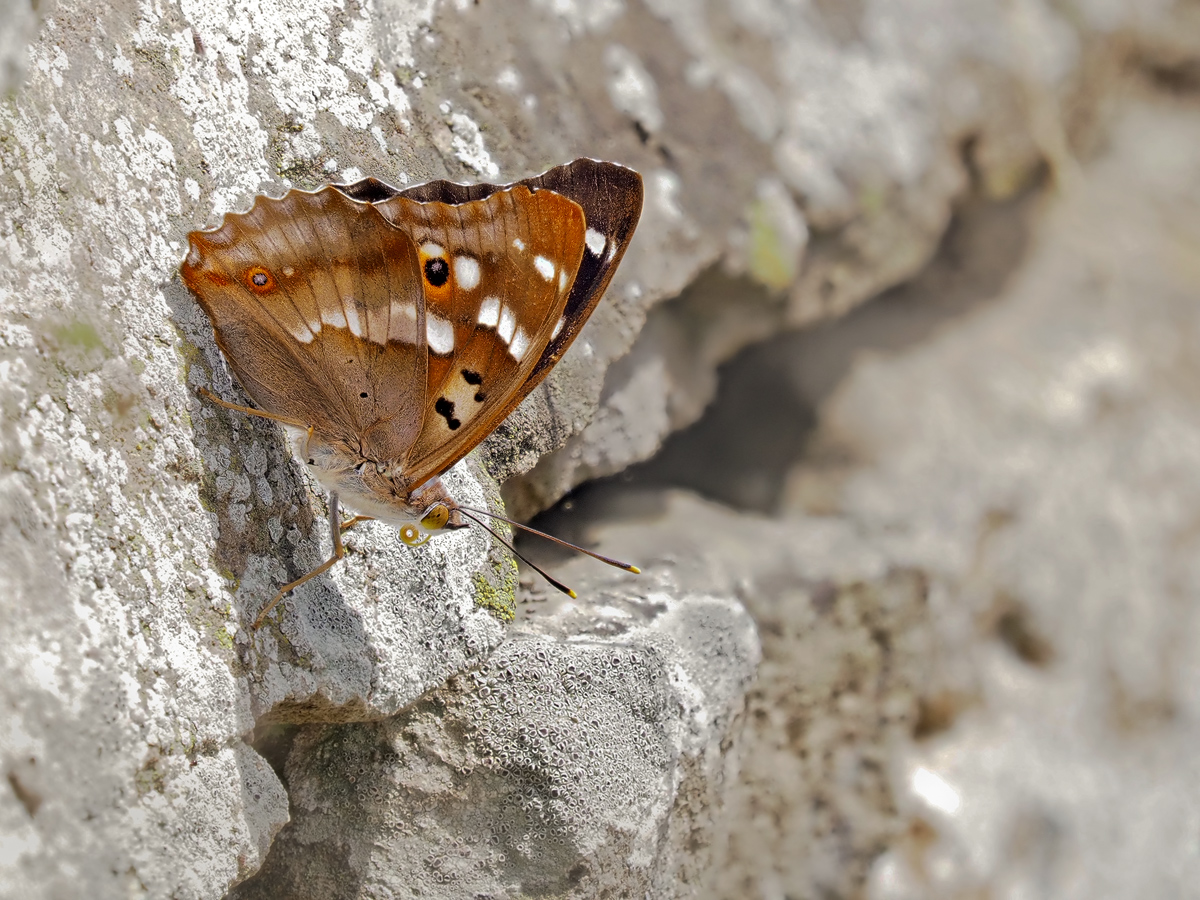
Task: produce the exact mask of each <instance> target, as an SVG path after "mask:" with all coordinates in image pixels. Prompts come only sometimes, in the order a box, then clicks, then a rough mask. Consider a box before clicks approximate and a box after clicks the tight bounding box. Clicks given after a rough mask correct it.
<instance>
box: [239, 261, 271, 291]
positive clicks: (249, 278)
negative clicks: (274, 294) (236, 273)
mask: <svg viewBox="0 0 1200 900" xmlns="http://www.w3.org/2000/svg"><path fill="white" fill-rule="evenodd" d="M246 287H248V288H250V290H252V291H254V292H255V293H256V294H265V293H266V292H267V291H270V290H272V289H273V288H274V287H275V279H274V278H272V277H271V273H270V272H268V271H267V270H266V269H264V268H263V267H262V266H255V267H254V268H252V269H250V270H249V271H247V272H246Z"/></svg>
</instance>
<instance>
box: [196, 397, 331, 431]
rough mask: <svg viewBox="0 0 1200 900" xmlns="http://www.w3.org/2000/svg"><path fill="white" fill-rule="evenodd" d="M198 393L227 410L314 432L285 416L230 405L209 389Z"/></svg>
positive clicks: (310, 428)
mask: <svg viewBox="0 0 1200 900" xmlns="http://www.w3.org/2000/svg"><path fill="white" fill-rule="evenodd" d="M196 392H197V393H198V394H200V395H201V396H203V397H206V398H208V399H209V400H211V401H212V402H213V403H215V404H217V406H223V407H225V408H226V409H232V410H234V411H235V412H240V413H245V414H246V415H248V416H258V417H259V418H260V419H271V420H272V421H274V422H282V423H283V424H284V425H293V426H295V427H296V428H304V429H306V430H308V431H312V427H311V426H309V425H306V424H304V423H303V422H297V421H296V420H295V419H285V418H284V417H283V416H277V415H275V414H273V413H269V412H263V411H262V410H261V409H254V407H252V406H242V405H240V404H238V403H230V402H229V401H228V400H222V399H221V398H220V397H218V396H217V395H216V394H214V393H213V392H212V391H210V390H209V389H208V388H202V387H200V388H196Z"/></svg>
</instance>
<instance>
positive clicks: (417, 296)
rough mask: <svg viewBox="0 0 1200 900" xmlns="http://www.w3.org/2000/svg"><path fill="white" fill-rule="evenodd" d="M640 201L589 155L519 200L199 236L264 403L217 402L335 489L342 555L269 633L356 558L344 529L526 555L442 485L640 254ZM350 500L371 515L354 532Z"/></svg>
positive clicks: (417, 205) (303, 214) (223, 325)
mask: <svg viewBox="0 0 1200 900" xmlns="http://www.w3.org/2000/svg"><path fill="white" fill-rule="evenodd" d="M642 197H643V188H642V179H641V176H640V175H638V173H637V172H635V171H633V170H632V169H628V168H626V167H624V166H621V165H617V164H615V163H608V162H598V161H596V160H592V159H577V160H575V161H574V162H571V163H568V164H566V165H562V166H558V167H556V168H553V169H550V170H549V171H547V172H545V173H543V174H541V175H538V176H536V177H533V178H527V179H525V180H523V181H518V182H514V183H513V184H508V185H495V184H455V183H453V182H449V181H431V182H429V183H427V184H421V185H416V186H413V187H407V188H402V189H398V188H394V187H392V186H390V185H388V184H385V183H384V182H382V181H379V180H377V179H374V178H365V179H363V180H361V181H357V182H355V183H353V184H346V185H342V184H330V185H326V186H324V187H322V188H320V189H319V190H316V191H303V190H292V191H289V192H288V193H287V194H285V195H284V196H283V197H280V198H278V199H273V198H270V197H258V198H257V199H256V200H255V202H254V204H253V206H252V207H251V208H250V210H249V211H248V212H245V213H241V214H233V213H231V214H228V215H226V216H225V218H224V221H223V222H222V223H221V225H220V226H219V227H217V228H215V229H212V230H209V231H193V232H192V233H191V234H189V235H188V242H189V246H188V253H187V256H186V258H185V260H184V263H183V266H182V270H181V271H182V275H183V280H184V283H185V284H186V285H187V286H188V288H189V289H190V290H191V291H192V293H193V294H195V296H196V297H197V299H198V300H199V302H200V305H201V307H203V309H204V311H205V312H206V313H207V314H208V317H209V320H210V321H211V323H212V326H213V330H214V332H215V334H216V339H217V345H218V346H219V347H220V348H221V351H222V352H223V353H224V355H225V358H226V360H227V361H228V363H229V366H230V368H231V369H232V370H233V372H234V374H235V375H236V376H237V379H238V382H239V383H240V384H241V386H242V388H243V389H244V390H245V392H246V394H247V395H249V397H250V398H251V399H252V400H253V401H254V403H255V404H256V405H257V407H258V408H257V409H255V408H251V407H246V406H240V405H238V404H234V403H229V402H228V401H225V400H221V399H220V398H217V397H215V396H214V395H212V394H211V393H210V392H207V391H204V392H203V393H204V394H205V396H207V397H208V398H209V399H210V400H213V401H215V402H216V403H218V404H220V405H222V406H225V407H229V408H231V409H235V410H239V411H241V412H244V413H247V414H249V415H254V416H260V417H263V418H267V419H272V420H274V421H276V422H279V423H280V424H281V425H283V426H284V428H285V430H286V431H287V433H288V435H289V439H290V442H291V447H292V451H293V453H294V454H295V455H296V457H297V459H299V460H300V462H301V463H302V464H304V465H306V466H307V467H308V469H309V471H311V472H312V474H313V475H314V476H315V477H316V479H317V480H318V481H319V482H320V484H321V485H322V486H323V487H324V488H326V490H328V492H329V504H328V506H329V523H330V530H331V531H332V533H333V551H334V552H333V556H332V557H331V558H330V559H328V560H326V561H325V562H324V563H323V564H322V565H320V566H318V567H317V568H316V569H314V570H313V571H311V572H309V573H308V574H306V575H304V576H303V577H301V578H298V579H296V580H295V581H293V582H291V583H290V584H287V585H285V586H284V587H283V588H282V589H281V590H280V591H279V593H278V594H276V595H275V597H274V599H273V600H271V602H270V603H268V604H267V605H266V606H265V607H264V608H263V610H262V611H261V612H260V613H259V615H258V618H257V619H256V621H255V627H257V626H258V625H259V624H261V623H262V621H263V620H264V619H265V617H266V616H267V614H268V613H269V612H270V611H271V609H272V608H274V606H275V605H276V604H277V603H278V602H279V601H280V600H281V599H282V598H283V597H284V595H286V594H287V593H288V592H289V591H291V590H293V589H294V588H297V587H299V586H300V585H301V584H303V583H305V582H306V581H308V580H309V579H311V578H313V577H315V576H317V575H319V574H321V573H322V572H325V571H327V570H328V569H329V568H331V567H332V566H333V565H334V564H336V563H337V562H338V560H340V559H341V558H342V557H343V556H344V553H345V551H344V548H343V545H342V539H341V534H342V531H343V530H344V529H345V528H347V527H350V526H351V525H353V524H354V523H355V522H358V521H360V520H362V519H372V518H373V519H380V520H382V521H384V522H388V523H390V524H393V525H396V526H397V527H398V528H399V531H400V538H401V540H402V541H404V542H405V543H407V544H409V545H412V546H416V545H419V544H421V543H424V541H426V540H428V539H429V534H427V533H426V534H423V532H422V529H424V531H425V532H430V533H431V532H437V531H440V530H443V529H454V528H463V527H466V526H467V525H468V521H467V520H470V521H473V522H475V523H476V524H477V525H479V526H481V527H483V528H485V529H487V530H488V531H490V532H491V533H492V534H493V536H495V537H496V538H497V539H498V540H501V541H502V542H504V543H505V544H506V545H507V546H509V548H510V549H513V548H512V546H511V544H508V542H507V541H504V539H503V538H502V537H500V535H498V534H497V533H496V532H495V531H494V530H492V529H491V528H490V527H489V526H488V525H487V524H486V523H485V522H484V521H483V520H482V519H480V518H479V516H480V515H483V516H487V517H491V518H494V519H500V520H502V521H505V522H508V523H509V524H510V525H514V526H516V527H518V528H525V529H526V530H530V531H532V530H533V529H529V528H528V527H527V526H524V525H521V524H520V523H516V522H512V521H511V520H509V519H505V518H504V517H503V516H499V515H496V514H494V513H491V512H489V511H487V510H477V509H471V508H469V507H463V506H461V505H459V504H458V503H456V502H455V500H454V498H453V497H451V496H450V493H449V491H448V490H447V489H446V487H445V486H444V485H443V484H442V481H441V479H440V477H439V476H441V475H442V474H443V473H444V472H446V471H447V470H448V469H449V468H450V467H451V466H453V465H454V464H455V463H457V462H458V461H459V460H460V459H462V458H463V457H464V456H465V455H466V454H467V453H468V452H470V451H471V450H472V449H473V448H474V447H475V446H476V445H477V444H478V443H479V442H480V441H482V440H483V439H484V438H485V437H487V436H488V435H489V434H490V433H491V432H492V431H493V430H494V429H495V428H496V426H497V425H499V424H500V423H501V422H502V421H503V420H504V419H505V417H506V416H508V414H509V413H510V412H512V411H513V409H515V408H516V406H517V405H518V404H519V403H520V402H521V400H523V399H524V398H525V396H526V395H527V394H528V393H529V392H530V391H531V390H532V389H533V388H534V387H536V386H537V385H538V384H539V383H540V382H541V380H542V379H543V378H545V377H546V374H547V373H548V372H549V371H550V369H551V368H552V367H553V366H554V364H555V363H556V362H558V360H559V359H561V358H562V355H563V354H564V353H565V352H566V350H567V348H568V347H569V346H570V345H571V342H572V341H573V340H574V339H575V337H576V336H577V335H578V334H579V331H580V329H581V328H582V327H583V325H584V323H585V322H586V321H587V319H588V316H590V315H591V313H592V310H593V309H595V307H596V304H597V303H599V301H600V298H601V296H602V295H603V293H604V290H605V288H606V287H607V286H608V283H609V281H610V280H611V279H612V276H613V273H614V272H615V271H616V269H617V266H618V265H619V264H620V262H621V258H622V257H623V256H624V255H625V251H626V250H627V249H628V247H629V241H630V239H631V238H632V236H633V232H634V229H635V228H636V227H637V222H638V218H639V216H640V215H641V210H642ZM343 503H344V504H345V506H346V507H347V508H348V509H349V510H351V511H352V512H354V513H357V515H356V516H355V517H354V518H353V519H351V520H350V521H349V522H347V523H345V524H343V523H342V521H341V514H340V505H341V504H343ZM537 533H539V534H540V533H541V532H537ZM543 536H544V537H548V538H550V539H551V540H555V541H558V539H557V538H553V537H551V536H549V535H543ZM558 542H559V543H564V544H565V542H563V541H558ZM567 546H572V545H567ZM574 549H577V550H582V552H584V553H587V554H588V555H590V556H594V557H596V558H597V559H600V560H602V561H604V562H607V563H609V564H611V565H615V566H618V567H620V568H624V569H626V570H628V571H632V572H637V571H638V570H637V568H636V567H635V566H631V565H629V564H627V563H622V562H619V561H617V560H612V559H608V558H607V557H603V556H600V555H599V554H595V553H592V552H591V551H589V550H585V549H583V548H578V547H576V548H574ZM513 552H514V553H516V550H515V549H513ZM518 555H519V554H518ZM521 558H522V559H524V557H521ZM530 565H532V563H530ZM534 568H535V569H537V571H539V572H541V574H542V575H543V576H545V577H546V578H547V580H548V581H550V583H551V584H553V585H554V586H555V587H557V588H559V589H560V590H562V591H564V592H566V593H568V594H570V595H571V596H575V594H574V592H573V591H571V590H570V588H567V587H566V586H565V585H563V584H562V583H561V582H558V581H557V580H555V579H554V578H552V577H551V576H549V575H548V574H546V573H545V572H544V571H542V570H541V569H540V568H538V567H537V566H534Z"/></svg>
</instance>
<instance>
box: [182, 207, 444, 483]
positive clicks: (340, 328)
mask: <svg viewBox="0 0 1200 900" xmlns="http://www.w3.org/2000/svg"><path fill="white" fill-rule="evenodd" d="M189 240H190V248H189V252H188V255H187V258H186V260H185V262H184V265H183V270H182V271H183V278H184V281H185V282H186V284H187V286H188V287H189V288H190V289H191V290H192V292H193V293H195V295H196V296H197V297H198V298H199V300H200V304H201V306H202V307H203V308H204V311H205V312H206V313H208V316H209V319H210V320H211V321H212V323H213V328H214V330H215V332H216V336H217V343H218V345H219V346H220V347H221V349H222V351H223V352H224V354H225V357H226V359H227V360H228V361H229V365H230V367H231V368H232V369H233V370H234V373H235V374H236V375H237V378H238V381H239V382H240V383H241V385H242V387H243V388H244V389H245V391H246V393H247V394H249V395H250V397H251V398H252V399H253V400H254V402H255V403H256V404H258V405H259V406H260V407H261V408H262V409H263V410H265V411H266V412H269V413H272V414H273V415H275V416H278V417H280V418H282V419H285V420H290V421H292V422H295V423H297V424H302V425H306V426H309V427H311V428H312V429H313V431H314V434H315V435H316V436H317V437H318V438H319V439H321V440H322V441H325V442H328V443H331V444H335V445H340V446H343V447H345V448H347V449H349V450H350V451H351V452H353V453H355V454H357V455H361V456H363V457H365V458H368V459H376V460H397V461H402V460H404V459H405V458H406V457H407V455H408V451H409V450H410V449H411V448H412V446H413V444H414V443H415V441H416V439H417V435H418V434H419V433H420V430H421V426H422V424H423V418H424V410H425V406H426V402H425V400H426V397H425V393H426V384H427V377H426V376H427V369H428V355H427V352H426V323H425V302H424V293H423V288H422V279H421V269H420V260H419V256H418V252H417V248H416V247H415V246H414V245H413V242H412V240H411V239H410V238H409V237H408V235H407V234H405V233H404V232H403V231H400V230H398V229H396V228H394V227H392V226H391V225H389V224H388V223H387V222H386V221H385V220H384V218H383V217H382V216H381V215H380V213H379V212H378V210H376V209H375V208H374V207H373V206H372V205H371V204H369V203H360V202H356V201H354V200H352V199H350V198H348V197H347V196H345V195H344V194H342V193H340V192H339V191H336V190H333V189H331V188H324V189H322V190H319V191H316V192H313V193H308V192H304V191H291V192H289V193H288V194H286V195H285V196H284V197H282V198H280V199H278V200H276V199H272V198H267V197H260V198H259V199H258V200H257V201H256V202H255V204H254V206H253V207H252V208H251V209H250V211H249V212H247V213H244V214H241V215H235V214H231V215H227V216H226V217H225V221H224V222H223V223H222V225H221V226H220V227H219V228H217V229H215V230H213V231H205V232H193V233H192V234H191V235H189Z"/></svg>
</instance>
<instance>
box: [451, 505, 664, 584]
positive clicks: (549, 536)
mask: <svg viewBox="0 0 1200 900" xmlns="http://www.w3.org/2000/svg"><path fill="white" fill-rule="evenodd" d="M459 509H461V510H464V511H469V512H473V513H478V514H479V515H481V516H490V517H491V518H493V519H499V520H500V521H501V522H507V523H508V524H509V525H511V526H512V527H513V528H520V529H521V530H522V531H528V532H529V533H530V534H536V535H537V536H538V537H542V538H545V539H546V540H548V541H554V543H556V544H558V545H559V546H560V547H567V548H569V549H571V550H577V551H579V552H580V553H585V554H587V555H588V556H590V557H591V558H592V559H598V560H600V562H602V563H607V564H608V565H610V566H614V567H615V568H618V569H624V570H625V571H626V572H632V573H633V574H634V575H641V574H642V570H641V569H639V568H638V567H637V566H631V565H630V564H629V563H625V562H621V561H620V560H619V559H613V558H612V557H610V556H601V555H600V554H599V553H595V552H593V551H591V550H588V549H587V548H586V547H580V546H579V545H578V544H572V543H571V542H570V541H564V540H563V539H562V538H556V537H555V536H554V535H552V534H546V532H544V531H538V530H537V529H536V528H530V527H529V526H528V525H522V524H521V523H520V522H514V521H513V520H512V519H506V518H504V516H500V515H497V514H496V513H494V512H488V511H487V510H486V509H475V508H474V507H471V506H460V507H459ZM472 518H474V517H472ZM475 521H476V522H478V521H479V520H478V519H475ZM484 527H487V526H484ZM488 530H489V531H490V530H491V529H490V528H489V529H488ZM513 552H514V553H515V552H516V551H515V550H514V551H513ZM530 565H533V563H530ZM535 568H536V566H535Z"/></svg>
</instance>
